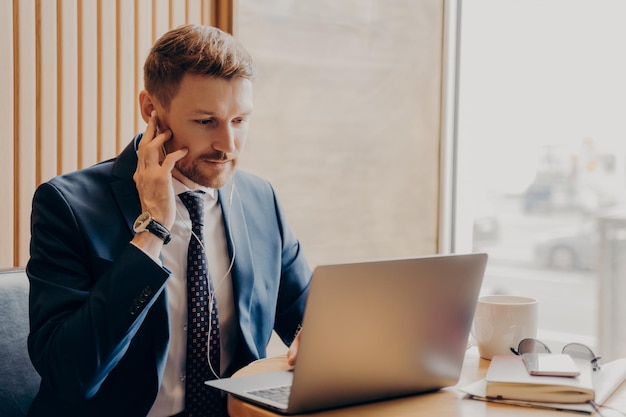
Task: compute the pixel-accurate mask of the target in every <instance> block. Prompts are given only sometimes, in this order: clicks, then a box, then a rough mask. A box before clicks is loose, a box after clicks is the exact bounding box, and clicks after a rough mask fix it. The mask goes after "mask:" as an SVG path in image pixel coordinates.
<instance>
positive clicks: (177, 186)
mask: <svg viewBox="0 0 626 417" xmlns="http://www.w3.org/2000/svg"><path fill="white" fill-rule="evenodd" d="M199 190H201V191H204V193H205V194H204V200H205V204H204V210H205V212H204V227H203V233H204V250H205V254H206V257H207V261H208V264H209V274H210V277H211V279H212V280H213V286H214V288H215V290H216V295H217V296H216V300H217V308H218V318H219V324H220V345H221V346H220V347H221V353H220V362H221V363H220V367H221V368H220V369H221V370H224V369H226V368H227V367H228V365H229V364H230V362H231V360H232V353H233V352H234V351H235V348H236V343H237V326H238V323H237V318H236V315H235V305H234V298H233V285H232V281H231V276H230V270H229V267H230V265H231V260H230V258H229V254H228V245H227V242H228V241H229V240H230V238H229V237H227V236H226V230H225V228H224V222H223V221H222V219H223V217H222V208H221V206H220V204H219V202H218V198H217V191H216V190H215V189H213V188H207V187H198V189H196V190H191V191H199ZM185 191H190V190H189V189H188V188H187V187H186V186H184V185H183V184H182V183H181V182H179V181H177V180H175V179H174V193H175V194H176V195H177V197H176V220H175V222H174V225H173V226H172V230H171V233H172V240H171V241H170V242H169V243H168V244H167V245H164V246H163V249H162V251H161V256H162V258H163V265H164V266H165V267H166V268H168V269H169V270H170V271H171V272H172V275H171V276H170V278H169V279H168V281H167V297H168V307H169V318H170V343H169V350H168V354H167V361H166V363H165V374H164V376H163V382H162V383H161V386H160V387H159V392H158V394H157V398H156V401H155V403H154V405H153V406H152V409H151V410H150V413H149V414H148V417H166V416H172V415H175V414H178V413H180V412H181V411H183V410H184V408H185V362H186V354H187V353H186V349H187V249H188V247H189V240H190V239H191V220H190V218H189V212H188V211H187V208H186V207H185V205H184V204H183V202H182V201H181V200H180V198H179V197H178V194H181V193H183V192H185ZM229 209H230V207H227V208H226V210H229ZM231 243H232V242H231ZM207 360H208V359H207Z"/></svg>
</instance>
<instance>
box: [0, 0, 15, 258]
mask: <svg viewBox="0 0 626 417" xmlns="http://www.w3.org/2000/svg"><path fill="white" fill-rule="evenodd" d="M14 16H15V14H14V12H13V3H12V2H11V1H0V56H1V57H2V59H0V92H2V94H0V126H2V133H1V134H0V138H1V139H0V178H1V179H2V183H1V185H0V197H1V198H0V207H1V208H0V229H1V230H3V231H4V235H3V237H2V239H0V265H13V263H14V259H13V256H14V252H15V251H14V242H16V241H17V232H16V227H15V221H16V216H15V215H14V214H15V212H14V210H13V208H14V207H13V206H14V204H15V176H14V175H13V174H14V167H15V166H14V161H13V156H14V150H15V146H14V145H15V141H14V138H15V134H14V130H13V123H14V121H13V118H14V114H15V112H14V110H15V109H14V100H15V98H16V94H15V91H16V90H15V82H14V77H15V72H14V71H13V67H14V62H13V57H14V51H15V48H14V47H13V45H14V37H13V17H14Z"/></svg>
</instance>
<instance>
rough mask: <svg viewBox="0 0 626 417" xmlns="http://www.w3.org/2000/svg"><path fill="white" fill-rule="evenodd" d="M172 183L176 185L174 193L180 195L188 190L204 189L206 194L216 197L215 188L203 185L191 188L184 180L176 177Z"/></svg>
mask: <svg viewBox="0 0 626 417" xmlns="http://www.w3.org/2000/svg"><path fill="white" fill-rule="evenodd" d="M172 184H173V185H174V194H176V195H179V194H182V193H184V192H187V191H203V192H204V194H205V195H206V196H207V197H209V198H212V199H215V198H216V195H217V193H216V192H215V188H211V187H204V186H202V185H197V186H196V187H194V188H189V187H187V186H186V185H185V184H183V183H182V182H180V181H178V180H177V179H176V178H172Z"/></svg>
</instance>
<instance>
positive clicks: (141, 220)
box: [133, 211, 152, 233]
mask: <svg viewBox="0 0 626 417" xmlns="http://www.w3.org/2000/svg"><path fill="white" fill-rule="evenodd" d="M151 220H152V216H150V213H148V212H147V211H146V212H144V213H141V214H140V215H139V217H137V220H135V223H134V224H133V230H134V231H135V232H136V233H138V232H143V231H144V230H146V227H147V226H148V224H149V223H150V221H151Z"/></svg>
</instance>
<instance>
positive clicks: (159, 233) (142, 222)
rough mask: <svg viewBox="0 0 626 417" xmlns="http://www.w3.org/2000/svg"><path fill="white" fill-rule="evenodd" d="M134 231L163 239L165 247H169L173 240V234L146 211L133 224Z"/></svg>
mask: <svg viewBox="0 0 626 417" xmlns="http://www.w3.org/2000/svg"><path fill="white" fill-rule="evenodd" d="M133 230H134V231H135V233H141V232H150V233H152V234H153V235H155V236H156V237H158V238H159V239H161V240H162V241H163V244H164V245H167V244H168V242H169V241H170V240H172V234H171V233H170V231H169V230H167V227H165V226H163V225H162V224H161V223H159V222H157V221H156V220H154V219H153V218H152V215H150V213H149V212H147V211H144V212H143V213H141V214H140V215H139V217H137V220H135V223H134V224H133Z"/></svg>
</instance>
